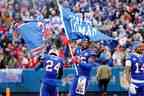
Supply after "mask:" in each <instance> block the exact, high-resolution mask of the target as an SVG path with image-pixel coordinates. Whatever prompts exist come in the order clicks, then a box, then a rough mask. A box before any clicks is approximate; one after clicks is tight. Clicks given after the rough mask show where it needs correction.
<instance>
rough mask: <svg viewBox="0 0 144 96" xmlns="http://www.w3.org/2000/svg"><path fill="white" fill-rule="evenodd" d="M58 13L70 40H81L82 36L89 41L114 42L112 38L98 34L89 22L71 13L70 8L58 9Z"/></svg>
mask: <svg viewBox="0 0 144 96" xmlns="http://www.w3.org/2000/svg"><path fill="white" fill-rule="evenodd" d="M60 11H61V18H62V20H63V23H64V27H65V31H66V35H67V37H69V39H70V40H75V39H81V38H83V36H88V37H89V38H90V40H91V41H100V40H114V39H113V38H112V37H109V36H107V35H105V34H103V33H101V32H99V31H98V30H97V29H96V28H93V27H92V24H91V23H90V22H89V21H86V20H83V19H82V18H80V16H78V15H76V14H75V13H73V12H72V11H71V10H70V8H64V7H63V8H60ZM81 34H82V35H83V36H82V35H81ZM79 37H80V38H79Z"/></svg>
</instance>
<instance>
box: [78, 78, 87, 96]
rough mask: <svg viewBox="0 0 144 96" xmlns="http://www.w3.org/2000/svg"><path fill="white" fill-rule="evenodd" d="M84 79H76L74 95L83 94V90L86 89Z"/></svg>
mask: <svg viewBox="0 0 144 96" xmlns="http://www.w3.org/2000/svg"><path fill="white" fill-rule="evenodd" d="M86 80H87V79H86V77H85V76H80V77H79V78H78V83H77V87H76V93H77V94H80V95H84V94H85V88H86Z"/></svg>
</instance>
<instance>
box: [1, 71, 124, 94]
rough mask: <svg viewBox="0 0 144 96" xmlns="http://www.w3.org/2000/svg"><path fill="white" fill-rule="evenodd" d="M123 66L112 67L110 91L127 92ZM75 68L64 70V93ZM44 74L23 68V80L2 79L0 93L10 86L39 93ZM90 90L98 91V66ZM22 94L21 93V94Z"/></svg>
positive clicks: (27, 91)
mask: <svg viewBox="0 0 144 96" xmlns="http://www.w3.org/2000/svg"><path fill="white" fill-rule="evenodd" d="M122 71H123V68H113V69H112V79H111V81H110V84H109V86H108V91H109V92H120V93H123V92H126V90H125V89H123V88H122V86H121V84H120V77H121V74H122ZM74 74H75V70H74V69H72V68H67V69H65V70H64V76H63V79H62V80H61V85H60V87H59V91H60V92H62V93H64V92H66V93H67V92H68V91H69V88H70V85H71V81H72V79H73V78H74ZM42 75H43V71H42V70H39V71H34V70H32V69H28V70H23V71H22V74H21V81H18V82H15V83H12V82H7V83H3V82H2V81H0V93H4V92H5V89H6V88H7V87H9V88H10V89H11V92H13V93H38V92H39V88H40V82H41V78H42ZM87 91H88V92H90V93H95V92H98V91H99V90H98V85H97V80H96V68H94V69H93V70H92V72H91V80H90V82H89V86H88V90H87ZM20 96H21V95H20Z"/></svg>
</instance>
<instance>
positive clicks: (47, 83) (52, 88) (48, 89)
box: [36, 52, 64, 96]
mask: <svg viewBox="0 0 144 96" xmlns="http://www.w3.org/2000/svg"><path fill="white" fill-rule="evenodd" d="M63 64H64V63H63V59H62V58H61V57H58V56H56V54H54V52H53V53H50V55H45V56H44V57H43V58H42V60H41V63H40V64H39V65H38V66H37V67H36V70H37V69H39V68H41V67H43V68H44V76H43V78H42V83H41V88H40V96H57V89H56V87H57V86H58V85H59V84H60V80H59V79H61V78H62V74H63Z"/></svg>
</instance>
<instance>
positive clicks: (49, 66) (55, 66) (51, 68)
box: [46, 60, 60, 72]
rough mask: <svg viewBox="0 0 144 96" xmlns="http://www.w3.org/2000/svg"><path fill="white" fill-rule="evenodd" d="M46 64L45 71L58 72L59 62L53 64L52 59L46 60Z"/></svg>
mask: <svg viewBox="0 0 144 96" xmlns="http://www.w3.org/2000/svg"><path fill="white" fill-rule="evenodd" d="M46 63H47V65H46V71H49V72H52V71H56V72H58V70H59V68H60V63H57V64H54V62H53V61H51V60H48V61H47V62H46Z"/></svg>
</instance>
